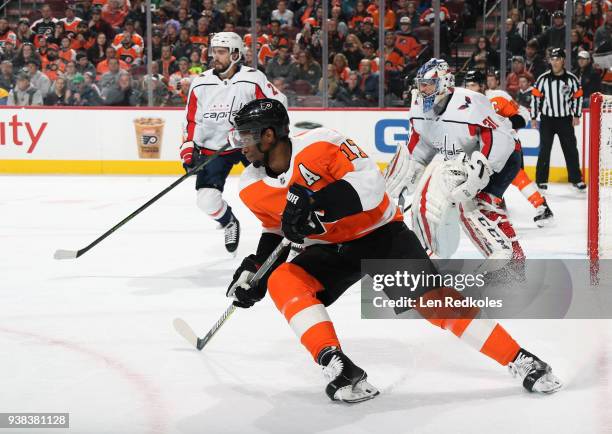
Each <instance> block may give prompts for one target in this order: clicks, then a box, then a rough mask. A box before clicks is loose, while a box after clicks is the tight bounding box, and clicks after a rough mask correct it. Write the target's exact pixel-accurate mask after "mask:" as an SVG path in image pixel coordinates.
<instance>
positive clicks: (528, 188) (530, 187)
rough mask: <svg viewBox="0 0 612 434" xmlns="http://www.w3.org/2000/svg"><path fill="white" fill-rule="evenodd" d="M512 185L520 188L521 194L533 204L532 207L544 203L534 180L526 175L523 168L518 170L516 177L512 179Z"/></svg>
mask: <svg viewBox="0 0 612 434" xmlns="http://www.w3.org/2000/svg"><path fill="white" fill-rule="evenodd" d="M512 185H514V186H515V187H516V188H518V189H519V190H520V192H521V193H522V194H523V196H525V198H526V199H527V200H528V201H529V202H530V203H531V205H533V207H534V208H537V207H539V206H540V205H542V204H543V203H544V197H543V196H542V194H540V192H539V191H538V188H537V187H536V185H535V182H533V181H532V180H531V179H529V176H527V173H526V172H525V171H524V170H523V169H521V170H519V173H518V174H517V175H516V178H514V181H512Z"/></svg>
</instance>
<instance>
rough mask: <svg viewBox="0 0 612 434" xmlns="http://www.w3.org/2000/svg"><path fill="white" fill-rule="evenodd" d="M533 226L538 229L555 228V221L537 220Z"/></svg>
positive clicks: (548, 219) (552, 219) (551, 219)
mask: <svg viewBox="0 0 612 434" xmlns="http://www.w3.org/2000/svg"><path fill="white" fill-rule="evenodd" d="M535 224H536V225H537V226H538V227H539V228H551V227H553V226H555V219H554V218H553V217H550V218H547V219H544V220H538V221H536V222H535Z"/></svg>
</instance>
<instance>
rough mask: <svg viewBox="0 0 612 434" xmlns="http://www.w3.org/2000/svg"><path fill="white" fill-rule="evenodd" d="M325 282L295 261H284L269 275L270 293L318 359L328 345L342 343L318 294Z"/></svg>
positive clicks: (304, 343)
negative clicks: (322, 283)
mask: <svg viewBox="0 0 612 434" xmlns="http://www.w3.org/2000/svg"><path fill="white" fill-rule="evenodd" d="M322 289H323V286H322V285H321V283H320V282H319V281H318V280H317V279H315V278H314V277H313V276H311V275H310V274H308V273H307V272H306V271H304V269H303V268H301V267H298V266H297V265H295V264H291V263H287V262H286V263H284V264H282V265H280V266H279V267H278V268H277V269H276V270H274V272H273V273H272V275H271V276H270V278H269V279H268V290H269V292H270V297H271V298H272V300H273V301H274V304H275V305H276V307H277V308H278V310H279V311H280V312H281V313H282V314H283V315H284V316H285V318H286V319H287V321H288V322H289V325H290V326H291V328H292V329H293V331H294V332H295V334H296V336H297V337H298V338H299V339H300V342H301V343H302V345H304V347H306V349H307V350H308V351H309V352H310V354H311V355H312V357H313V359H314V360H315V361H316V360H317V356H318V355H319V353H320V352H321V350H322V349H324V348H325V347H338V348H339V347H340V342H338V337H337V336H336V330H335V329H334V325H333V323H332V322H331V319H330V318H329V315H328V314H327V310H326V309H325V306H323V304H322V303H321V302H320V301H319V300H318V299H317V298H316V293H317V292H318V291H320V290H322Z"/></svg>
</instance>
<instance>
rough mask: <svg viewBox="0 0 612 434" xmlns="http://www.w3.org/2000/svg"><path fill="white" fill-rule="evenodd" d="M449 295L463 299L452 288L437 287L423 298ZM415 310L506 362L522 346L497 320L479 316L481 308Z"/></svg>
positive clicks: (497, 359) (509, 360) (442, 298)
mask: <svg viewBox="0 0 612 434" xmlns="http://www.w3.org/2000/svg"><path fill="white" fill-rule="evenodd" d="M446 297H452V298H453V299H455V300H461V299H464V297H463V296H462V295H461V294H460V293H459V292H458V291H456V290H455V289H452V288H438V289H434V290H432V291H429V292H428V293H426V294H425V295H424V296H423V299H424V300H444V299H445V298H446ZM417 305H418V304H417ZM416 310H417V311H418V312H419V313H420V314H421V315H422V316H423V317H424V318H425V319H427V321H429V322H430V323H432V324H434V325H436V326H438V327H440V328H442V329H445V330H449V331H450V332H451V333H453V334H454V335H455V336H457V337H458V338H459V339H461V340H462V341H464V342H465V343H467V344H468V345H469V346H471V347H472V348H475V349H476V350H478V351H480V352H481V353H483V354H484V355H486V356H489V357H490V358H492V359H493V360H496V361H497V362H498V363H500V364H501V365H503V366H506V365H507V364H508V363H510V362H511V361H512V360H514V358H515V357H516V355H517V353H518V351H519V349H520V346H519V345H518V344H517V343H516V341H515V340H514V339H512V336H510V334H509V333H508V332H507V331H506V330H504V328H503V327H502V326H501V325H499V324H498V323H497V322H495V321H493V320H490V319H478V318H476V316H477V315H478V313H479V312H480V309H478V308H455V307H431V308H429V307H427V308H423V307H417V308H416Z"/></svg>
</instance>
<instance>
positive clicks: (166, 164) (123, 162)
mask: <svg viewBox="0 0 612 434" xmlns="http://www.w3.org/2000/svg"><path fill="white" fill-rule="evenodd" d="M219 115H220V116H223V115H224V113H220V114H219ZM184 116H185V114H184V111H183V110H181V109H172V108H164V109H146V108H131V107H130V108H72V107H69V108H63V107H58V108H49V107H32V108H11V107H2V108H0V173H12V174H53V173H57V174H147V175H155V174H159V175H169V174H181V173H183V169H182V167H181V164H180V163H179V161H178V153H179V152H178V148H179V145H180V143H181V137H182V123H183V120H184ZM407 116H408V111H407V110H404V109H377V110H373V109H328V110H320V109H291V110H290V118H291V130H292V132H293V133H297V132H299V131H302V128H300V127H299V126H302V127H303V126H304V125H305V123H306V126H310V127H312V126H315V125H323V126H325V127H329V128H334V129H337V130H339V131H341V132H343V133H344V134H346V135H348V136H350V137H351V138H352V139H353V140H354V141H355V142H356V143H358V144H359V146H360V147H361V148H362V149H363V150H364V151H365V152H367V153H368V154H369V155H370V156H371V157H372V158H374V159H375V160H376V161H377V163H379V165H380V166H381V168H382V167H384V166H385V165H386V163H387V162H388V161H389V160H390V159H391V156H392V154H393V152H395V148H396V146H397V145H398V144H399V143H403V142H405V141H406V139H407V137H408V131H409V123H408V121H407ZM588 116H589V114H588V110H585V114H584V116H583V118H582V120H583V122H582V123H581V124H580V125H579V126H578V127H576V138H577V140H578V151H579V153H580V160H581V164H582V166H583V167H584V163H583V162H584V161H585V159H584V155H583V154H584V143H583V137H584V136H585V135H586V137H588ZM585 120H586V121H587V124H586V125H584V121H585ZM296 124H297V126H296ZM519 135H520V137H521V142H522V145H523V150H524V154H525V165H526V167H527V168H528V171H530V172H532V171H533V170H534V167H535V164H536V160H537V153H538V144H539V133H538V131H537V130H533V129H530V128H526V129H523V130H521V131H520V132H519ZM587 148H588V146H587ZM241 170H242V166H236V167H235V168H234V170H233V172H232V173H235V174H237V173H240V171H241ZM550 180H551V181H553V182H554V181H565V180H567V174H566V170H565V161H564V159H563V154H562V152H561V148H560V146H559V143H558V138H555V146H554V147H553V152H552V158H551V176H550Z"/></svg>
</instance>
